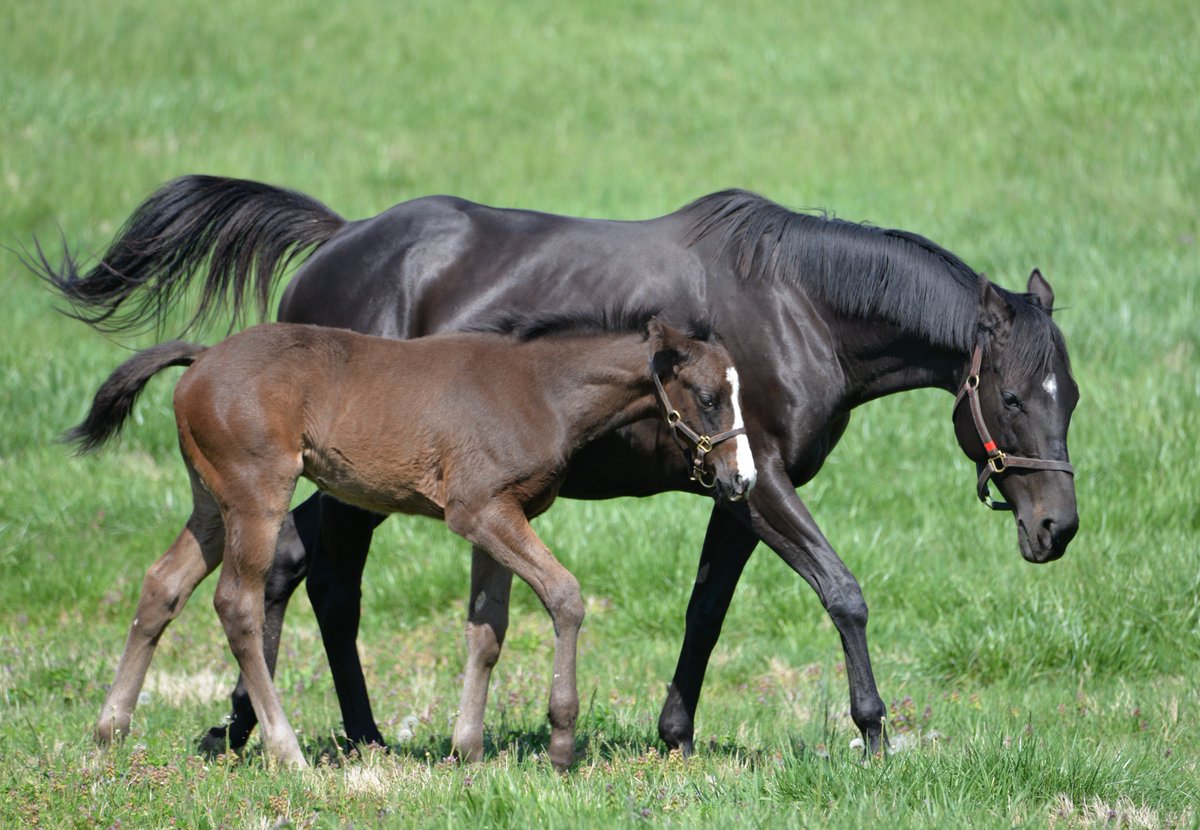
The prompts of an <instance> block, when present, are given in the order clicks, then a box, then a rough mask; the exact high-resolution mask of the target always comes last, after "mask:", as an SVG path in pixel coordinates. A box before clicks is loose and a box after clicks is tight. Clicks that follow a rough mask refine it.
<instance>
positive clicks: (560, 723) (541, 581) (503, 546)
mask: <svg viewBox="0 0 1200 830" xmlns="http://www.w3.org/2000/svg"><path fill="white" fill-rule="evenodd" d="M446 523H447V524H448V525H449V527H450V529H451V530H453V531H454V532H455V533H458V534H459V535H460V536H463V537H465V538H466V539H467V540H468V541H469V542H471V543H472V544H473V545H478V546H479V547H481V548H483V549H484V550H486V551H487V552H488V553H490V554H491V555H492V556H493V557H494V558H495V559H496V561H497V562H499V563H500V564H501V565H503V566H504V567H505V568H508V569H509V570H510V571H512V572H513V573H515V574H516V575H517V576H519V577H521V579H523V580H525V582H527V583H528V584H529V587H530V588H532V589H533V592H534V593H535V594H537V597H538V599H540V600H541V601H542V605H544V606H545V607H546V610H547V611H548V612H549V614H550V619H551V620H552V621H553V623H554V676H553V679H552V680H551V683H550V709H549V713H548V714H549V717H550V748H549V755H550V760H551V762H553V764H554V766H555V767H557V768H558V769H566V768H567V767H569V766H570V765H571V762H572V761H573V760H574V759H575V721H576V720H577V719H578V717H579V690H578V688H577V687H576V682H575V652H576V648H577V645H578V641H579V628H580V626H581V625H582V624H583V614H584V608H583V598H582V597H581V596H580V594H579V582H578V580H576V579H575V577H574V575H572V574H571V572H570V571H568V570H567V569H566V568H564V567H563V566H562V563H560V562H559V561H558V560H557V559H555V558H554V554H552V553H551V552H550V549H549V548H547V547H546V546H545V544H543V543H542V540H541V539H539V538H538V537H537V534H536V533H534V532H533V528H532V527H530V526H529V521H528V520H527V519H526V518H525V513H524V511H523V510H522V508H521V506H520V505H519V504H517V503H515V502H507V503H496V502H492V503H490V504H487V505H485V506H484V507H483V508H482V509H479V510H467V509H464V508H458V509H456V510H450V509H447V511H446Z"/></svg>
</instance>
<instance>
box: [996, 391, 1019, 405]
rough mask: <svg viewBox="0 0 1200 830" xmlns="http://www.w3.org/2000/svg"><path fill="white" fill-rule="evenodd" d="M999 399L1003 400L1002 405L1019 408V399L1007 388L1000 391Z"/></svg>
mask: <svg viewBox="0 0 1200 830" xmlns="http://www.w3.org/2000/svg"><path fill="white" fill-rule="evenodd" d="M1000 400H1002V401H1004V405H1005V406H1007V407H1008V408H1009V409H1020V408H1021V399H1020V398H1018V397H1017V396H1016V395H1015V394H1014V393H1012V392H1009V391H1008V390H1007V389H1005V390H1004V391H1002V392H1001V393H1000Z"/></svg>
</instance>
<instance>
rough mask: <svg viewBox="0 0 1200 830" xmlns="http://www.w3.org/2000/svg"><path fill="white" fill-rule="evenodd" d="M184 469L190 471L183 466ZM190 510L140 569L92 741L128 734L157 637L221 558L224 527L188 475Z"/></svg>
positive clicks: (216, 512)
mask: <svg viewBox="0 0 1200 830" xmlns="http://www.w3.org/2000/svg"><path fill="white" fill-rule="evenodd" d="M189 472H191V471H190V470H189ZM192 492H193V504H194V506H193V509H192V516H191V518H190V519H188V523H187V524H186V525H185V526H184V528H183V530H182V531H180V533H179V536H178V537H177V538H176V539H175V542H174V543H173V544H172V545H171V547H169V548H168V549H167V552H166V553H164V554H163V555H162V557H161V558H159V560H158V561H157V562H155V563H154V564H153V565H152V566H151V567H150V570H148V571H147V572H146V578H145V580H144V581H143V582H142V593H141V596H140V598H139V599H138V606H137V613H136V615H135V616H134V618H133V624H132V625H131V626H130V628H129V637H128V638H127V640H126V642H125V651H124V652H123V653H122V654H121V662H120V664H119V665H118V666H117V675H116V678H115V679H114V680H113V684H112V686H111V687H109V690H108V695H107V696H106V697H105V699H104V706H103V707H102V708H101V710H100V719H99V721H98V722H97V723H96V740H97V741H98V742H100V743H108V742H110V741H112V740H113V738H118V737H124V736H125V735H127V734H128V733H129V726H130V722H131V720H132V718H133V710H134V707H135V706H136V705H137V699H138V693H139V692H140V691H141V690H142V683H143V682H145V679H146V671H147V670H148V669H149V668H150V660H151V658H153V657H154V649H155V647H156V646H157V645H158V639H159V637H161V636H162V633H163V631H164V630H165V629H166V627H167V625H168V624H169V623H170V622H171V620H173V619H175V618H176V617H177V616H179V612H180V611H182V610H183V606H184V604H185V603H186V602H187V600H188V597H190V596H191V594H192V591H193V590H195V588H196V586H197V585H199V584H200V582H201V580H203V579H204V577H206V576H208V575H209V574H210V573H212V571H213V569H214V568H216V567H217V565H219V564H220V563H221V553H222V549H223V547H224V536H225V529H224V526H223V525H222V523H221V514H220V511H219V510H218V508H217V505H216V503H215V502H213V500H212V497H211V496H209V495H208V493H207V492H206V491H205V490H204V489H203V487H201V486H200V484H199V483H198V482H197V481H196V478H195V474H194V473H193V474H192Z"/></svg>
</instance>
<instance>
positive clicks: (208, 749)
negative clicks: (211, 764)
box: [196, 726, 229, 761]
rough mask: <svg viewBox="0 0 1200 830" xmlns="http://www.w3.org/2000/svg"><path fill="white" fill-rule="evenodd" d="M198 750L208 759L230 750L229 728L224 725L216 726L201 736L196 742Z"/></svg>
mask: <svg viewBox="0 0 1200 830" xmlns="http://www.w3.org/2000/svg"><path fill="white" fill-rule="evenodd" d="M196 751H197V752H199V753H200V754H201V755H203V756H204V757H205V758H207V759H208V760H210V761H211V760H213V759H214V758H216V757H217V756H219V755H223V754H225V753H226V752H227V751H229V729H228V728H227V727H224V726H214V727H213V728H212V729H210V730H208V731H207V732H205V733H204V734H203V735H201V736H200V740H199V741H197V743H196Z"/></svg>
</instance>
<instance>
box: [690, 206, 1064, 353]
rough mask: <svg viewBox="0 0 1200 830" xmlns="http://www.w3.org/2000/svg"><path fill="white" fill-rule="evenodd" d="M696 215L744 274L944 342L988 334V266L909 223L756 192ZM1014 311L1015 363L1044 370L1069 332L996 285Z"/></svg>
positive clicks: (966, 343) (693, 231) (962, 345)
mask: <svg viewBox="0 0 1200 830" xmlns="http://www.w3.org/2000/svg"><path fill="white" fill-rule="evenodd" d="M682 212H683V213H685V214H692V215H693V216H694V218H693V219H692V222H691V224H690V225H689V228H688V231H687V234H686V236H685V237H684V242H685V243H686V244H688V245H695V244H696V243H698V242H700V241H701V240H702V239H704V238H705V237H708V236H710V235H716V238H717V242H718V244H719V245H720V246H721V247H722V248H726V249H728V251H729V252H730V254H731V256H732V259H733V264H734V268H735V269H736V271H737V273H738V275H739V278H740V279H744V280H768V281H778V282H783V283H786V284H792V285H797V286H799V287H801V288H803V289H804V290H806V291H808V292H810V293H811V294H812V295H813V296H814V297H815V298H817V299H819V300H821V301H823V302H825V303H827V304H828V305H829V306H830V307H831V308H832V309H833V310H834V311H836V312H837V313H839V314H844V315H846V316H847V317H851V318H859V319H864V320H867V319H884V320H887V321H888V322H890V323H892V324H893V325H896V326H898V327H899V328H900V329H901V330H902V331H905V332H909V333H912V334H915V335H919V336H921V337H924V338H927V339H928V340H929V341H930V342H931V343H933V344H934V345H938V346H943V347H947V348H952V349H956V350H959V351H962V352H969V351H970V350H971V349H972V348H973V347H974V345H975V343H976V341H977V340H978V339H979V335H980V319H979V287H980V280H981V279H982V278H983V277H982V275H981V274H979V273H978V272H976V271H975V270H974V269H973V268H971V267H970V266H969V265H967V264H966V263H965V262H963V261H962V260H961V259H960V258H959V257H958V256H957V255H955V254H954V253H952V252H950V251H948V250H946V249H945V248H943V247H941V246H940V245H938V244H936V243H934V242H932V241H930V240H929V239H926V238H925V237H923V236H920V235H918V234H915V233H910V232H908V231H902V230H893V229H889V228H880V227H876V226H874V225H868V224H859V223H857V222H848V221H846V220H844V219H837V218H831V217H829V216H827V215H825V214H814V213H797V212H795V211H792V210H788V209H787V208H785V207H783V206H782V205H778V204H776V203H775V202H772V201H770V200H769V199H766V198H763V197H762V196H759V195H758V194H756V193H750V192H748V191H745V190H725V191H721V192H719V193H713V194H711V195H708V196H702V197H701V198H699V199H697V200H696V201H694V202H692V203H691V204H689V205H687V206H686V207H684V208H683V210H682ZM996 289H997V291H999V292H1000V294H1001V296H1002V297H1004V299H1005V300H1006V301H1007V302H1008V304H1009V306H1010V307H1011V308H1012V309H1013V313H1014V320H1013V332H1012V335H1011V336H1010V338H1009V348H1008V349H1007V351H1006V353H1005V361H1004V362H1005V366H1006V369H1007V370H1008V371H1010V372H1013V373H1014V374H1017V375H1021V376H1028V375H1029V374H1032V373H1034V372H1036V371H1039V370H1040V369H1042V368H1044V367H1045V365H1046V364H1047V362H1048V361H1049V359H1050V357H1051V355H1052V354H1053V352H1054V350H1055V349H1061V350H1062V351H1063V353H1064V354H1065V353H1066V352H1065V348H1063V343H1062V335H1061V333H1059V331H1058V327H1057V326H1055V325H1054V324H1053V322H1052V321H1051V319H1050V316H1049V314H1047V313H1046V312H1047V311H1048V310H1047V309H1042V308H1041V306H1040V305H1038V304H1037V303H1036V301H1034V300H1033V299H1032V298H1031V296H1030V295H1027V294H1019V293H1015V292H1012V291H1008V290H1006V289H1004V288H1001V287H1000V286H996Z"/></svg>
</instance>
